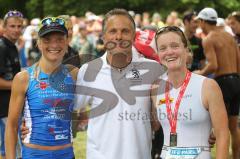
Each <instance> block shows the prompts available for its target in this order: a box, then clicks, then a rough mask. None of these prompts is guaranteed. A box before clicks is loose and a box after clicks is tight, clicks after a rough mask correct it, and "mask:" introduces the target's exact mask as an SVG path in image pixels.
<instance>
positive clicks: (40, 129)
mask: <svg viewBox="0 0 240 159" xmlns="http://www.w3.org/2000/svg"><path fill="white" fill-rule="evenodd" d="M67 34H68V32H67V29H66V27H65V21H64V20H63V19H61V18H56V17H47V18H45V19H43V20H42V22H41V26H40V29H39V32H38V36H39V39H38V43H37V44H38V47H39V49H40V51H41V53H42V57H41V59H40V60H39V62H38V63H36V64H35V65H33V66H31V67H29V68H27V69H26V70H24V71H22V72H20V73H18V74H17V75H16V76H15V78H14V80H13V86H12V94H11V99H10V107H9V117H8V121H7V127H6V157H7V158H8V159H15V156H16V152H15V146H16V142H17V132H18V119H19V116H20V115H21V113H22V109H23V108H24V119H25V121H26V126H27V127H28V128H29V133H28V134H27V137H26V138H25V139H24V140H23V150H22V158H23V159H30V158H31V159H56V158H57V159H73V158H74V153H73V147H72V130H71V113H72V109H73V101H74V85H75V80H76V76H77V71H78V70H77V69H73V70H71V71H70V68H69V67H67V66H64V65H62V59H63V56H64V54H65V52H66V51H67V47H68V40H67Z"/></svg>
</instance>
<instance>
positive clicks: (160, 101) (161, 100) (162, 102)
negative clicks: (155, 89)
mask: <svg viewBox="0 0 240 159" xmlns="http://www.w3.org/2000/svg"><path fill="white" fill-rule="evenodd" d="M173 101H174V99H173V98H170V103H172V102H173ZM165 103H166V99H165V98H163V99H160V100H159V102H158V105H159V106H160V105H162V104H165Z"/></svg>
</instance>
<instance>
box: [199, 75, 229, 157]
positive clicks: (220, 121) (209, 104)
mask: <svg viewBox="0 0 240 159" xmlns="http://www.w3.org/2000/svg"><path fill="white" fill-rule="evenodd" d="M213 92H214V93H213ZM202 97H203V98H202V99H203V104H204V106H206V108H207V109H208V110H209V113H210V117H211V121H212V125H213V129H214V134H215V135H216V148H217V149H216V159H227V158H228V148H229V129H228V118H227V112H226V108H225V105H224V101H223V96H222V92H221V90H220V88H219V86H218V84H217V83H216V82H215V81H214V80H212V79H206V80H205V81H204V84H203V89H202Z"/></svg>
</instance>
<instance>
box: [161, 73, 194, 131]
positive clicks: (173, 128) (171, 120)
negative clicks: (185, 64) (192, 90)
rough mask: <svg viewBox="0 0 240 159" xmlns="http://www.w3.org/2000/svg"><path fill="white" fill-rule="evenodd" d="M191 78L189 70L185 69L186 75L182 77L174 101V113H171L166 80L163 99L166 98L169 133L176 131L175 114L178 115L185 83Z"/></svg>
mask: <svg viewBox="0 0 240 159" xmlns="http://www.w3.org/2000/svg"><path fill="white" fill-rule="evenodd" d="M190 78H191V72H190V71H187V74H186V77H185V79H184V82H183V84H182V86H181V89H180V92H179V94H178V98H177V101H176V103H175V107H174V114H173V113H172V110H171V103H170V98H169V87H170V83H169V81H167V82H166V86H165V99H166V108H167V116H168V121H169V124H170V127H171V133H176V129H177V115H178V110H179V106H180V103H181V100H182V97H183V94H184V92H185V90H186V88H187V85H188V83H189V81H190Z"/></svg>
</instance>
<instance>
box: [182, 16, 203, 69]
mask: <svg viewBox="0 0 240 159" xmlns="http://www.w3.org/2000/svg"><path fill="white" fill-rule="evenodd" d="M195 17H196V13H195V12H186V13H185V14H184V17H183V23H184V34H185V35H186V36H187V38H188V40H189V42H190V45H191V50H192V52H193V61H192V65H191V67H190V71H194V70H198V69H201V68H202V67H203V66H204V64H205V56H204V53H203V47H202V40H201V39H200V38H198V37H196V36H195V32H196V29H197V27H198V24H197V21H196V20H194V18H195Z"/></svg>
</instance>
